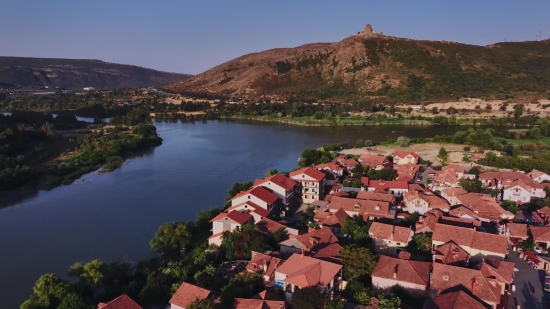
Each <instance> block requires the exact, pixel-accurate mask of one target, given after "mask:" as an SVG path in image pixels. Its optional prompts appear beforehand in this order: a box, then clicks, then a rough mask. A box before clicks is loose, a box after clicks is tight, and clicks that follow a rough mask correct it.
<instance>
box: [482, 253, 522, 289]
mask: <svg viewBox="0 0 550 309" xmlns="http://www.w3.org/2000/svg"><path fill="white" fill-rule="evenodd" d="M514 268H515V264H514V263H513V262H506V261H499V260H497V259H493V258H488V259H487V261H485V262H481V263H479V264H477V265H476V269H479V270H480V271H481V273H482V274H483V275H484V276H485V277H486V278H490V277H493V278H496V279H497V280H498V281H499V282H504V283H506V284H511V283H512V280H513V279H512V278H513V277H514Z"/></svg>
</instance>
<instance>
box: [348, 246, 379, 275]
mask: <svg viewBox="0 0 550 309" xmlns="http://www.w3.org/2000/svg"><path fill="white" fill-rule="evenodd" d="M342 265H343V268H344V276H346V278H347V279H348V280H349V279H353V278H355V277H361V276H364V275H370V274H371V273H372V271H373V270H374V267H375V266H376V257H375V256H374V255H373V254H372V253H371V252H370V250H369V249H367V248H363V247H358V246H356V245H349V246H346V247H344V249H343V250H342Z"/></svg>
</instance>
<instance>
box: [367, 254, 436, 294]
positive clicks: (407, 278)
mask: <svg viewBox="0 0 550 309" xmlns="http://www.w3.org/2000/svg"><path fill="white" fill-rule="evenodd" d="M431 265H432V263H430V262H419V261H412V260H402V259H397V258H393V257H389V256H386V255H381V256H380V259H379V260H378V263H376V266H375V267H374V270H373V271H372V275H371V277H373V281H375V280H374V279H375V278H382V279H390V280H397V281H401V282H408V283H412V284H418V285H423V286H426V287H427V286H428V283H429V280H430V279H429V277H430V269H431ZM394 272H395V277H394ZM373 284H374V282H373Z"/></svg>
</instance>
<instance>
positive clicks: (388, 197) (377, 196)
mask: <svg viewBox="0 0 550 309" xmlns="http://www.w3.org/2000/svg"><path fill="white" fill-rule="evenodd" d="M357 198H358V199H360V200H370V201H382V202H388V203H390V204H393V203H395V196H394V195H393V194H389V193H378V192H370V191H359V192H358V193H357Z"/></svg>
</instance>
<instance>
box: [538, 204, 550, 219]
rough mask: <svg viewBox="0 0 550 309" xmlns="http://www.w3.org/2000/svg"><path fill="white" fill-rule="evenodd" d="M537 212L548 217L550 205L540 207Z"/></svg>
mask: <svg viewBox="0 0 550 309" xmlns="http://www.w3.org/2000/svg"><path fill="white" fill-rule="evenodd" d="M537 212H538V213H539V214H540V215H543V216H545V217H550V207H548V206H544V207H542V208H541V209H539V210H537Z"/></svg>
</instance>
